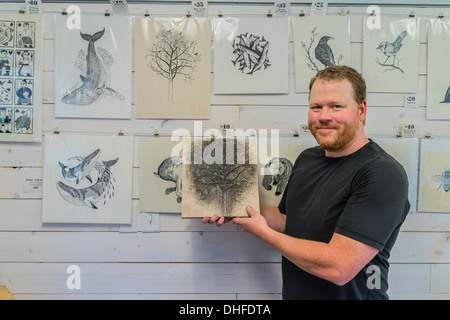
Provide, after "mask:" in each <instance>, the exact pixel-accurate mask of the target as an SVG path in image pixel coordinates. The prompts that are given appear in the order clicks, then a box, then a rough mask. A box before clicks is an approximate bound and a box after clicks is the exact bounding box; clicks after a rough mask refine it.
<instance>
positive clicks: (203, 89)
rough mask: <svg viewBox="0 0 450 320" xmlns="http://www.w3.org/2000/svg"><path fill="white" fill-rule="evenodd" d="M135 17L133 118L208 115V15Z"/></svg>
mask: <svg viewBox="0 0 450 320" xmlns="http://www.w3.org/2000/svg"><path fill="white" fill-rule="evenodd" d="M135 21H136V23H135V28H134V30H135V40H134V42H135V70H136V72H135V73H136V117H137V118H153V119H209V118H210V112H211V104H210V86H211V81H210V74H211V62H210V59H211V58H210V56H211V21H210V19H208V18H189V19H183V18H136V20H135Z"/></svg>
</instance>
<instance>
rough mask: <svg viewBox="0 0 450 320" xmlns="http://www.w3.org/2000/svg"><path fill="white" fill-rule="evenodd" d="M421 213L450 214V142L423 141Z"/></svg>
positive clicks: (421, 157)
mask: <svg viewBox="0 0 450 320" xmlns="http://www.w3.org/2000/svg"><path fill="white" fill-rule="evenodd" d="M420 151H421V154H420V185H419V201H418V204H419V211H424V212H450V140H422V141H421V146H420Z"/></svg>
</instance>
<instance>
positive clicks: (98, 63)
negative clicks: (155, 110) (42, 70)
mask: <svg viewBox="0 0 450 320" xmlns="http://www.w3.org/2000/svg"><path fill="white" fill-rule="evenodd" d="M104 34H105V28H103V30H101V31H98V32H96V33H94V34H92V35H89V34H85V33H81V32H80V36H81V38H82V39H83V40H85V41H87V42H88V48H87V54H84V51H83V50H80V52H79V54H78V58H77V61H76V62H75V66H76V67H77V68H79V69H80V70H83V69H85V70H86V71H85V74H84V75H83V74H80V79H79V80H77V83H76V84H75V85H74V87H73V88H72V89H70V90H69V92H68V93H67V94H66V95H64V96H63V98H62V99H61V100H62V102H64V103H66V104H71V105H90V104H93V103H95V102H97V101H99V100H100V99H101V98H102V97H103V96H104V95H109V96H111V97H113V98H116V99H120V100H124V99H125V97H124V96H123V95H122V94H120V93H119V92H117V91H116V90H114V89H113V88H111V87H109V86H108V85H109V82H110V79H109V67H110V66H112V64H113V58H112V56H111V55H110V54H109V52H108V51H107V50H106V49H103V48H98V49H96V47H95V42H96V41H98V40H99V39H101V38H102V37H103V35H104ZM82 73H83V72H82ZM80 80H81V85H80Z"/></svg>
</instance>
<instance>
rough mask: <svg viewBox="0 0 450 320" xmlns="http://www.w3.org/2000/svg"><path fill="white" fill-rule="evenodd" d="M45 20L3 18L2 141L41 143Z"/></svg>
mask: <svg viewBox="0 0 450 320" xmlns="http://www.w3.org/2000/svg"><path fill="white" fill-rule="evenodd" d="M42 48H43V35H42V16H40V15H27V16H24V15H0V121H1V123H0V125H1V127H0V141H21V142H36V141H40V140H41V139H42V124H41V122H42V121H41V119H42V98H41V95H42V92H41V91H42V89H41V88H42V85H41V83H42V52H43V50H42Z"/></svg>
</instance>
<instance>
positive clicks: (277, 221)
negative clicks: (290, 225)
mask: <svg viewBox="0 0 450 320" xmlns="http://www.w3.org/2000/svg"><path fill="white" fill-rule="evenodd" d="M261 214H262V215H263V217H264V218H265V219H266V221H267V224H268V225H269V227H271V228H272V229H273V230H275V231H278V232H282V233H283V232H284V229H285V227H286V215H284V214H282V213H281V212H280V210H278V208H277V207H266V208H262V209H261Z"/></svg>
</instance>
